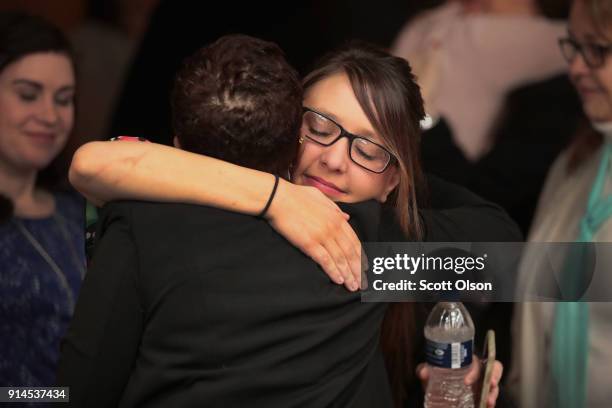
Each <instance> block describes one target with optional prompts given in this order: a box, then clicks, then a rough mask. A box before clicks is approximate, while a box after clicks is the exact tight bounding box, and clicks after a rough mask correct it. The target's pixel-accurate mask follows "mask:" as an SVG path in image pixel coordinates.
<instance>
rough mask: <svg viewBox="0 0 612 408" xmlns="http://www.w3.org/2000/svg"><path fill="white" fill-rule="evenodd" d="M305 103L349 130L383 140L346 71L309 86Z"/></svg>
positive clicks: (376, 139)
mask: <svg viewBox="0 0 612 408" xmlns="http://www.w3.org/2000/svg"><path fill="white" fill-rule="evenodd" d="M304 105H305V106H307V107H309V108H312V109H314V110H316V111H318V112H321V113H323V114H325V115H327V116H329V117H330V118H331V119H333V120H335V121H336V122H338V123H339V124H340V125H341V126H342V127H343V128H344V129H346V130H347V131H348V132H351V133H354V134H356V135H359V136H365V137H367V138H369V139H372V140H374V141H375V142H378V143H380V142H382V140H381V138H380V137H379V136H378V135H377V134H376V132H375V130H374V127H373V126H372V124H371V123H370V121H369V120H368V117H367V116H366V114H365V112H364V111H363V109H362V107H361V105H360V104H359V101H358V100H357V97H356V96H355V93H354V92H353V87H352V86H351V82H350V80H349V79H348V76H347V75H346V74H345V73H337V74H334V75H331V76H329V77H326V78H324V79H322V80H321V81H319V82H317V83H315V84H314V85H312V86H311V87H310V88H308V89H307V90H306V91H305V93H304Z"/></svg>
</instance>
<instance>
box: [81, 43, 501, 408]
mask: <svg viewBox="0 0 612 408" xmlns="http://www.w3.org/2000/svg"><path fill="white" fill-rule="evenodd" d="M412 78H413V76H412V74H411V72H410V67H409V66H408V64H407V63H406V62H405V61H404V60H403V59H401V58H397V57H393V56H390V55H389V54H387V53H385V52H383V51H379V50H376V49H372V48H369V47H365V48H364V47H355V46H354V47H351V48H348V49H345V50H343V51H339V52H337V53H335V54H331V55H329V56H328V57H327V58H326V59H324V60H322V61H321V62H320V64H319V65H317V68H315V69H314V71H313V72H311V73H310V74H309V75H307V76H306V78H305V79H304V89H305V97H304V111H303V122H302V128H301V132H300V135H299V137H300V138H301V148H300V153H299V157H298V158H297V160H296V162H295V164H294V166H293V168H292V171H291V175H290V176H291V177H290V178H291V181H292V182H293V183H295V184H292V183H290V182H288V181H285V180H281V182H280V184H279V186H278V190H277V193H276V196H275V198H274V200H273V201H272V204H271V206H270V208H269V212H268V218H269V221H270V223H271V224H272V225H273V226H274V228H275V229H276V230H277V231H279V232H280V233H281V234H283V235H284V236H285V237H287V239H288V240H289V241H291V242H292V243H293V244H294V245H296V246H297V247H299V248H300V249H302V250H303V251H304V252H305V253H307V254H308V255H310V256H311V257H312V258H313V259H314V260H315V261H317V262H318V263H319V264H320V265H322V266H323V267H324V268H325V270H326V272H328V274H329V275H330V277H331V278H332V279H333V280H334V281H335V282H337V283H344V284H345V285H346V286H347V287H348V288H349V289H351V290H356V289H357V288H358V279H357V278H356V277H358V276H359V274H360V259H359V254H360V252H359V251H356V250H355V248H359V244H358V241H357V238H356V237H355V235H354V232H353V231H352V230H350V228H349V229H348V230H347V228H346V226H345V225H344V223H345V222H346V220H345V217H344V216H343V214H342V213H341V212H340V210H339V209H338V207H337V206H336V205H335V204H333V202H332V201H330V199H331V200H333V201H341V202H348V203H351V202H359V201H365V200H372V199H374V200H377V201H379V202H383V203H386V204H388V205H389V206H390V207H391V208H392V209H393V211H394V213H395V218H396V221H397V223H398V224H399V225H400V226H401V229H402V230H403V233H404V234H405V237H406V239H409V240H419V239H421V237H422V234H423V232H422V226H421V218H420V216H419V214H418V212H417V191H418V190H419V188H420V184H421V177H422V176H421V170H420V167H419V160H418V154H417V152H418V143H419V132H420V130H419V121H420V119H421V118H422V116H423V114H424V112H423V107H422V100H421V97H420V94H419V92H418V88H416V85H415V84H414V82H413V80H412ZM182 147H183V148H186V146H182ZM187 150H188V149H187ZM203 175H204V176H203ZM206 175H208V176H206ZM71 180H72V181H73V183H74V184H75V186H76V187H77V188H78V189H79V190H81V191H82V192H83V193H85V194H86V195H87V196H89V197H90V198H92V199H93V200H95V201H96V202H98V203H101V202H106V201H109V200H113V199H118V198H137V199H148V200H151V199H152V200H163V201H180V202H188V203H196V204H204V205H212V206H217V207H221V208H224V209H227V210H232V211H238V212H243V213H249V214H257V213H258V212H259V211H261V207H263V206H264V205H265V204H266V201H267V198H268V196H269V194H270V189H271V177H270V175H269V174H266V173H261V172H258V171H254V170H249V169H245V168H242V167H238V166H234V165H231V164H228V163H225V162H221V161H218V160H214V159H211V158H207V157H203V156H200V155H194V154H190V153H188V152H185V151H181V150H178V149H173V148H168V147H164V146H160V145H155V144H151V143H107V142H94V143H91V144H88V145H86V146H84V147H83V148H81V149H80V151H79V152H78V153H77V154H76V155H75V158H74V161H73V165H72V169H71ZM313 187H314V188H313ZM323 238H326V239H323ZM414 308H415V304H413V303H403V304H396V305H395V306H393V307H392V308H390V310H389V312H391V310H393V312H391V313H388V314H387V318H386V322H385V323H384V324H383V329H382V330H383V334H382V337H383V339H382V343H383V349H384V350H385V351H386V359H387V361H388V363H389V368H390V375H391V377H392V385H393V388H394V393H395V398H396V402H397V404H398V406H399V404H401V403H402V402H403V401H404V400H405V399H406V398H407V397H408V393H409V392H411V391H410V388H411V387H412V386H413V383H414V379H415V378H414V374H413V373H414V370H415V366H416V356H417V355H418V354H420V353H419V352H418V351H415V344H418V343H419V341H418V339H420V338H421V337H422V334H421V333H417V332H416V322H415V318H416V317H415V310H414ZM477 371H478V370H473V371H472V372H471V374H470V375H469V377H470V378H467V379H466V380H467V381H468V382H473V381H474V380H475V378H476V377H477V375H476V372H477ZM501 372H502V369H501V365H500V364H498V365H497V366H496V370H495V373H494V375H493V379H492V385H493V391H492V393H491V395H490V399H489V401H488V402H489V406H493V405H494V404H495V400H496V398H497V393H498V382H499V379H500V377H501ZM425 377H426V372H424V371H423V372H421V378H425Z"/></svg>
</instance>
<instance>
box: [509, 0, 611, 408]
mask: <svg viewBox="0 0 612 408" xmlns="http://www.w3.org/2000/svg"><path fill="white" fill-rule="evenodd" d="M559 43H560V46H561V51H562V53H563V55H564V57H565V58H566V59H567V61H568V63H569V75H570V78H571V80H572V82H573V84H574V86H575V87H576V89H577V91H578V93H579V95H580V98H581V100H582V106H583V109H584V112H585V113H586V115H587V116H588V118H589V120H590V125H588V126H585V128H584V129H583V130H582V132H581V133H580V134H579V135H577V136H578V137H577V138H576V139H575V142H574V144H573V145H572V146H570V148H569V149H568V150H567V151H565V152H564V153H563V154H562V155H561V156H560V157H559V158H558V159H557V160H556V163H555V164H554V166H553V167H552V169H551V171H550V173H549V175H548V180H547V182H546V185H545V188H544V190H543V193H542V196H541V197H540V202H539V206H538V210H537V212H536V217H535V218H534V223H533V226H532V230H531V233H530V236H529V240H530V241H535V242H542V241H551V242H572V241H576V242H612V221H611V218H612V195H611V193H612V167H611V165H612V58H610V54H611V50H612V0H576V1H575V2H574V3H573V5H572V10H571V14H570V21H569V30H568V36H567V38H563V39H561V40H560V41H559ZM596 256H597V259H596V263H595V264H594V269H593V270H590V268H589V267H588V264H587V263H586V262H582V263H579V264H578V267H577V268H575V269H573V270H572V269H567V267H568V266H569V265H570V264H569V263H567V264H564V269H563V271H566V270H567V271H568V272H570V274H571V275H573V277H574V278H578V281H580V279H579V278H580V277H581V274H584V273H590V272H592V273H593V275H592V279H593V280H592V281H591V282H590V286H588V287H587V288H586V292H583V293H586V294H587V295H588V293H589V291H591V290H593V289H596V288H597V287H602V286H603V287H605V288H606V290H607V292H608V293H607V294H606V296H607V297H608V298H609V297H610V293H609V291H610V286H609V282H610V271H611V270H612V254H610V251H609V250H607V251H606V249H605V248H602V249H601V250H600V249H599V248H598V249H597V251H596ZM583 259H584V260H586V258H583ZM566 262H567V261H566ZM547 263H548V259H547V258H546V257H544V256H542V254H531V253H528V254H527V256H526V258H525V259H524V260H523V265H524V267H526V268H527V269H528V270H529V271H539V270H543V269H544V268H545V267H546V265H547ZM528 275H529V276H532V275H533V274H528V273H527V272H526V271H522V274H521V278H522V279H525V280H528V279H529V278H528ZM602 280H603V282H607V285H606V284H603V285H602V284H598V282H602ZM583 293H579V295H578V296H577V297H578V298H579V297H580V295H582V294H583ZM591 293H592V292H591ZM608 300H609V299H608ZM611 322H612V306H610V304H609V303H586V302H580V303H578V302H564V303H556V304H555V303H522V304H517V311H516V313H515V322H514V330H515V336H514V342H515V345H514V350H513V352H514V357H515V360H514V362H513V364H512V374H511V376H510V382H511V383H512V384H513V386H514V387H515V389H514V394H515V398H516V400H517V403H518V406H521V407H539V406H556V407H561V408H565V407H567V408H570V407H571V408H582V407H604V406H610V401H612V389H611V388H610V376H611V375H612V369H611V367H612V348H611V347H610V339H611V338H612V323H611Z"/></svg>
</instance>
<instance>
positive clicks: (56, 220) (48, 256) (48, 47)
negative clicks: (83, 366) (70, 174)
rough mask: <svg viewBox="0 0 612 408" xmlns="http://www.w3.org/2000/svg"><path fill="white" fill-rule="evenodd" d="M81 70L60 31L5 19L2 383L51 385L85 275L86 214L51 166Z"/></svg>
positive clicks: (0, 188)
mask: <svg viewBox="0 0 612 408" xmlns="http://www.w3.org/2000/svg"><path fill="white" fill-rule="evenodd" d="M75 90H76V85H75V67H74V59H73V55H72V51H71V48H70V45H69V43H68V41H67V39H66V38H65V37H64V35H63V34H62V33H61V32H60V31H59V30H58V29H57V28H55V27H53V26H52V25H50V24H48V23H47V22H46V21H43V20H41V19H39V18H36V17H31V16H28V15H25V14H21V13H10V12H7V13H2V14H0V194H1V195H2V196H3V197H2V200H3V203H4V205H3V206H2V207H3V208H4V214H3V216H2V220H3V221H2V223H0V386H50V385H52V384H53V382H54V378H55V370H56V363H57V358H58V355H59V341H60V339H61V337H62V336H63V334H64V331H65V329H66V328H67V325H68V323H69V321H70V318H71V316H72V312H73V308H74V303H75V299H76V297H77V292H78V288H79V286H80V283H81V280H82V278H83V276H84V273H85V256H84V232H83V224H84V211H83V203H82V201H81V199H80V198H79V197H78V196H77V195H76V194H74V193H65V192H60V191H59V190H60V189H59V185H60V184H61V171H58V170H56V169H57V166H56V163H54V159H55V158H56V157H57V156H58V154H59V153H60V152H61V151H62V149H63V148H64V146H65V145H66V142H67V140H68V137H69V135H70V134H71V132H72V128H73V123H74V114H75V112H74V96H75Z"/></svg>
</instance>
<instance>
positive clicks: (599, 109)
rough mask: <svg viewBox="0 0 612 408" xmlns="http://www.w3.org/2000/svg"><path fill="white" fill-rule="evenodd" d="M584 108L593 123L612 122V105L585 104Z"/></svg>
mask: <svg viewBox="0 0 612 408" xmlns="http://www.w3.org/2000/svg"><path fill="white" fill-rule="evenodd" d="M583 108H584V113H586V115H587V116H588V117H589V119H590V120H591V121H592V122H612V104H607V103H606V104H605V105H604V103H585V104H584V106H583Z"/></svg>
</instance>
